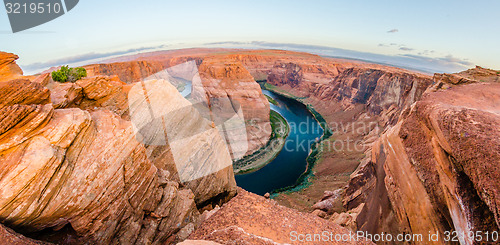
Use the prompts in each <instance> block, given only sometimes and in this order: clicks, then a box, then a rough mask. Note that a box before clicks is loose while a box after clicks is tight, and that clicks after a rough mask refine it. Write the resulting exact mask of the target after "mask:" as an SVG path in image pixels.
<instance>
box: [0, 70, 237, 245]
mask: <svg viewBox="0 0 500 245" xmlns="http://www.w3.org/2000/svg"><path fill="white" fill-rule="evenodd" d="M47 86H49V85H47ZM103 86H104V87H103ZM0 87H2V89H1V90H0V91H1V92H0V93H2V96H1V97H0V112H1V114H0V162H1V164H0V186H2V188H0V220H1V222H2V223H3V224H5V225H7V226H9V227H12V228H14V229H16V231H19V232H22V233H30V234H31V232H37V233H36V234H37V235H36V236H37V237H39V238H41V239H47V240H51V239H53V238H51V237H54V236H52V235H50V234H53V233H54V234H59V235H58V236H63V237H64V236H66V235H68V234H69V233H71V234H73V233H74V234H76V235H75V236H74V237H73V238H72V239H74V240H67V241H68V242H97V243H103V244H106V243H112V242H115V243H124V244H132V243H138V244H145V243H162V242H165V241H167V242H169V243H172V242H175V241H178V240H180V239H185V237H186V236H187V235H188V234H189V232H190V231H192V229H193V227H195V226H196V221H197V219H198V216H199V212H198V209H197V205H200V206H202V205H204V203H205V202H207V201H209V200H212V199H214V198H216V199H224V198H227V197H230V196H231V195H234V193H235V191H236V189H235V188H236V184H235V182H234V175H233V171H232V168H231V167H228V168H226V169H223V170H221V171H218V172H216V173H213V174H211V175H209V176H205V177H202V178H198V179H196V180H193V181H191V182H185V183H181V181H180V179H179V176H178V174H177V172H176V168H175V167H171V166H175V164H174V161H173V156H172V153H171V146H170V145H168V144H166V145H162V146H151V145H145V144H144V143H143V142H141V141H139V140H138V139H137V136H136V132H135V131H134V127H133V124H132V122H131V121H130V120H128V119H127V118H126V117H124V116H123V115H120V114H119V113H118V112H122V111H117V112H116V113H115V112H113V111H111V110H110V109H113V108H118V109H120V108H125V107H127V106H126V103H127V94H126V93H125V91H126V89H124V84H123V83H121V82H119V81H118V80H116V79H114V78H109V77H91V78H87V79H85V80H82V81H79V82H78V83H76V84H72V85H70V86H67V88H66V86H64V87H63V88H54V87H51V89H50V90H52V91H54V92H55V93H60V94H58V95H57V96H55V97H54V96H52V98H53V99H54V101H53V102H54V103H55V104H52V103H50V102H51V101H50V98H51V96H50V90H49V89H47V88H45V87H43V86H42V84H40V83H38V82H30V81H29V80H25V79H18V80H11V81H8V82H1V83H0ZM49 87H50V86H49ZM78 87H80V88H81V91H82V95H81V97H82V100H83V102H82V103H80V104H78V103H73V102H74V101H75V100H76V98H73V97H74V96H68V95H72V94H73V93H74V92H75V91H76V90H77V89H75V88H78ZM170 91H173V92H175V94H176V95H174V96H173V97H172V98H173V99H172V100H170V102H169V103H171V105H175V104H176V103H187V101H186V102H183V100H184V99H183V98H182V96H181V95H180V94H178V93H177V92H176V90H175V88H173V87H172V88H171V89H170ZM61 95H62V96H61ZM123 95H125V97H123ZM76 97H78V96H76ZM117 98H118V99H117ZM107 102H110V103H111V102H112V103H111V104H106V103H107ZM85 103H88V104H85ZM124 103H125V105H124ZM55 106H57V107H58V108H65V109H55V108H54V107H55ZM91 106H93V107H92V108H90V107H91ZM110 106H111V108H110ZM77 107H81V108H77ZM87 109H88V110H87ZM186 116H187V118H186V120H189V117H190V116H191V115H190V114H187V115H186ZM166 120H167V121H166V123H167V125H169V124H172V125H173V124H176V122H169V121H168V120H173V119H171V118H166ZM193 120H194V121H199V120H197V119H193ZM177 123H178V122H177ZM205 124H206V125H205V126H206V127H207V128H210V124H209V123H208V122H205ZM208 137H209V138H210V141H207V140H204V141H203V142H199V144H198V145H196V146H194V145H189V144H187V145H184V149H185V151H184V154H187V155H188V156H194V157H195V158H194V159H191V160H192V161H194V162H199V161H202V162H204V166H210V164H212V163H214V162H215V161H221V159H223V161H226V164H227V165H229V166H230V165H231V160H230V158H229V153H228V152H227V148H225V147H223V146H224V142H223V139H222V138H221V137H219V136H217V135H208ZM206 142H211V143H212V144H214V145H213V147H208V148H207V147H200V145H204V144H207V143H206ZM202 151H205V152H202ZM207 151H208V152H207ZM197 152H198V153H197ZM221 154H223V155H224V154H225V156H226V157H221ZM199 156H205V158H203V159H201V158H200V159H196V157H199ZM207 156H208V157H207ZM186 227H187V228H186ZM58 231H60V232H58ZM180 231H182V232H180ZM68 232H69V233H68ZM47 234H49V235H48V236H45V235H47ZM186 234H187V235H186ZM56 237H57V236H56ZM68 239H69V237H68Z"/></svg>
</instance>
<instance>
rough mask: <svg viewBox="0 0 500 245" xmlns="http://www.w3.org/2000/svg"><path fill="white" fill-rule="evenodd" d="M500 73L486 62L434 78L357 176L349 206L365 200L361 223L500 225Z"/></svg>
mask: <svg viewBox="0 0 500 245" xmlns="http://www.w3.org/2000/svg"><path fill="white" fill-rule="evenodd" d="M499 77H500V76H499V75H498V74H497V72H496V71H492V70H487V69H484V68H480V67H477V68H474V69H471V70H468V71H465V72H461V73H458V74H436V75H435V76H434V86H433V87H431V88H429V89H428V90H427V91H426V92H425V93H424V95H423V96H422V99H421V100H420V101H418V102H416V103H414V104H413V105H412V106H411V108H409V109H407V110H406V111H405V112H404V113H403V114H402V115H401V117H400V119H399V122H398V123H397V124H396V125H395V126H394V127H392V128H390V129H389V130H387V132H385V133H384V134H383V135H382V136H381V137H380V139H378V140H377V141H376V142H375V143H374V144H373V149H372V154H371V160H370V161H369V162H368V163H367V164H365V165H364V166H362V168H361V169H360V170H359V171H358V172H356V173H354V174H353V175H352V179H351V182H350V183H349V187H348V189H347V190H346V197H345V199H344V204H345V206H346V207H347V208H348V209H351V208H355V207H356V206H358V205H359V204H360V203H364V208H363V209H362V211H361V212H360V213H359V215H358V216H357V224H358V229H361V230H366V231H369V232H380V230H383V229H390V227H394V226H397V227H398V228H399V229H400V230H401V231H403V232H413V233H427V232H429V231H434V232H436V231H439V232H441V233H443V232H444V231H449V230H456V231H458V232H465V233H466V234H468V232H476V231H483V232H485V231H489V232H490V233H491V232H492V231H498V230H499V227H500V219H499V210H498V202H499V200H500V198H498V192H499V190H500V186H499V182H498V178H499V177H500V176H499V175H500V172H499V169H498V164H499V163H500V148H499V146H500V141H499V139H500V130H499V129H500V107H499V105H500V104H499V103H500V83H498V81H499V80H498V78H499ZM374 224H378V225H377V226H375V225H374ZM440 242H441V243H443V244H444V243H445V242H444V241H442V240H441V241H440ZM460 242H461V243H462V244H474V243H479V244H480V243H481V242H479V241H474V240H473V239H468V238H467V237H465V238H461V239H460Z"/></svg>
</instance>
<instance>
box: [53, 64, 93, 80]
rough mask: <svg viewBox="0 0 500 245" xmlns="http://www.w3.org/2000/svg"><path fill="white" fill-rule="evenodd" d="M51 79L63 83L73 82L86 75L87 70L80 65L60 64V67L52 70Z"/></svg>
mask: <svg viewBox="0 0 500 245" xmlns="http://www.w3.org/2000/svg"><path fill="white" fill-rule="evenodd" d="M51 75H52V80H54V81H57V82H60V83H65V82H71V83H74V82H76V81H78V80H80V79H82V78H84V77H86V76H87V70H85V68H82V67H76V68H70V67H69V66H62V67H61V69H59V70H57V71H53V72H52V74H51Z"/></svg>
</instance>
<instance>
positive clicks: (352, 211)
mask: <svg viewBox="0 0 500 245" xmlns="http://www.w3.org/2000/svg"><path fill="white" fill-rule="evenodd" d="M17 58H18V57H17V56H16V55H13V54H9V53H3V52H1V53H0V88H1V89H0V111H1V113H0V161H1V163H2V165H1V166H0V168H1V171H0V186H2V188H1V189H0V192H1V195H0V221H1V222H2V224H3V225H4V226H6V227H2V226H0V239H4V240H3V241H9V242H11V243H12V244H15V243H16V242H17V243H19V244H20V243H41V242H40V241H35V240H33V239H32V238H35V239H38V240H43V241H48V242H50V241H58V240H57V239H59V240H60V239H65V241H66V243H76V242H85V241H87V242H88V241H92V242H97V243H112V242H113V243H127V244H133V243H137V244H143V243H167V244H175V243H176V242H180V241H183V240H185V239H188V241H192V243H193V244H194V243H195V241H196V242H198V243H200V244H204V243H205V241H212V242H214V243H221V244H230V243H231V241H234V240H235V241H238V244H274V243H294V242H290V231H297V232H303V233H305V232H311V233H313V232H319V231H322V230H329V231H332V232H336V233H339V234H348V233H349V232H350V230H351V231H366V232H369V233H380V232H391V233H414V234H417V233H422V234H427V233H428V232H429V231H432V232H440V233H444V232H445V231H450V230H455V231H461V232H462V231H463V232H468V231H490V232H492V231H498V230H499V227H500V218H499V217H500V214H499V210H498V206H499V205H500V203H499V200H500V198H499V197H498V191H499V188H500V186H499V184H498V181H497V180H498V178H499V177H500V176H498V175H499V174H500V172H499V171H500V170H499V169H498V163H500V159H499V157H500V148H499V146H500V144H499V143H500V142H499V139H500V131H499V128H500V127H499V126H500V115H499V114H500V108H499V106H498V105H499V102H500V83H499V81H500V72H498V71H494V70H489V69H485V68H481V67H476V68H473V69H470V70H467V71H464V72H460V73H456V74H434V76H432V75H429V74H422V73H419V72H414V71H409V70H404V69H400V68H396V67H389V66H383V65H378V64H370V63H365V62H361V61H351V60H343V59H336V58H327V57H321V56H318V55H312V54H307V53H300V52H291V51H281V50H224V49H187V50H173V51H160V52H153V53H145V54H138V55H133V56H126V57H119V58H116V59H114V60H110V61H107V63H102V64H93V65H87V66H85V68H86V69H87V71H88V77H87V78H84V79H82V80H80V81H77V82H76V83H57V82H54V81H52V80H51V79H50V76H49V74H48V72H44V73H42V74H37V75H33V76H23V74H22V70H21V69H20V68H19V67H18V66H17V65H16V63H15V60H16V59H17ZM186 62H194V63H195V64H196V67H197V69H198V70H197V71H196V72H197V74H198V75H199V79H200V83H197V86H194V85H195V84H194V83H193V90H192V95H193V96H194V97H195V98H198V99H200V98H201V99H200V100H201V101H204V102H205V104H206V105H207V106H208V108H211V109H213V110H216V108H217V104H216V103H215V102H214V101H217V100H212V102H211V101H210V98H218V99H220V98H222V100H224V101H229V102H230V105H231V106H233V107H234V111H238V108H241V110H242V112H243V115H244V118H245V119H251V120H245V125H244V127H245V130H246V135H244V137H243V136H241V135H240V138H241V139H243V141H244V142H239V144H243V143H244V144H243V145H244V147H241V145H237V146H236V147H234V148H231V149H228V148H227V147H226V146H225V145H226V144H228V142H227V139H225V138H224V137H223V135H222V134H221V133H220V132H219V131H218V129H217V127H215V125H214V121H210V120H208V119H207V118H206V117H203V116H202V115H201V114H200V113H198V112H197V109H196V108H194V106H192V105H191V104H190V103H188V100H186V99H185V98H183V97H182V96H181V95H180V93H178V92H177V90H176V88H175V87H174V86H172V85H169V84H168V83H162V80H158V79H156V80H155V79H154V80H144V79H146V78H150V77H151V76H154V75H155V74H158V73H159V72H162V71H164V70H166V69H168V68H169V67H173V66H176V65H180V64H183V63H186ZM196 72H193V73H196ZM257 81H259V82H264V81H265V85H263V86H267V87H266V88H269V89H272V90H273V91H274V92H276V93H279V94H283V95H286V96H287V97H291V98H293V99H296V100H298V101H300V102H302V103H304V104H305V105H307V106H308V107H309V106H310V107H311V108H314V110H315V111H317V112H318V113H319V114H320V115H321V116H322V117H323V118H324V120H325V121H326V123H327V125H328V127H329V129H330V130H331V133H332V135H331V136H330V137H329V138H328V139H325V140H323V141H321V142H320V149H321V150H320V157H319V160H318V161H316V162H315V163H314V165H313V166H310V167H311V168H312V173H313V176H314V177H313V178H308V179H305V180H304V181H306V182H307V184H305V185H303V186H304V187H303V188H301V189H300V190H297V191H294V192H283V193H278V195H277V196H275V197H273V199H271V200H269V199H266V198H264V197H260V196H257V195H255V194H252V193H249V192H246V191H245V190H243V189H238V188H237V187H236V182H235V180H234V174H233V169H232V165H231V162H232V160H235V159H237V157H235V156H240V155H241V154H244V155H248V154H251V153H253V152H255V151H256V150H258V149H259V148H261V147H263V146H265V144H266V143H267V140H268V139H269V136H270V133H271V132H270V125H269V110H270V105H269V102H268V101H267V99H266V98H265V96H264V94H263V93H262V91H261V88H260V86H259V84H258V83H257ZM148 91H160V92H161V94H162V96H161V97H162V100H160V101H162V102H163V103H165V104H167V105H169V108H168V109H167V112H165V113H170V114H168V115H169V116H161V117H159V119H161V120H159V119H158V120H157V118H149V117H148V116H147V114H145V113H146V112H145V111H142V109H141V108H144V107H141V106H139V105H143V104H144V105H147V104H148V103H149V104H151V103H152V102H151V101H150V99H151V98H149V97H148V96H147V95H148V93H149V92H148ZM131 93H132V94H134V95H135V96H130V95H131ZM131 97H132V98H135V99H133V100H131ZM206 98H208V99H206ZM131 105H134V106H131ZM172 112H175V113H172ZM138 119H139V121H137V120H138ZM194 122H196V123H194ZM157 124H161V125H164V126H163V129H164V130H165V132H163V131H161V132H160V131H155V130H148V128H149V127H151V125H157ZM138 125H139V127H138ZM178 125H182V126H183V127H179V126H178ZM177 133H178V134H179V135H178V136H176V137H177V138H175V137H174V138H171V135H172V134H177ZM138 134H139V135H142V138H141V137H137V135H138ZM193 135H195V137H191V136H193ZM167 136H169V137H167ZM177 139H180V140H178V141H176V140H177ZM184 139H185V140H184ZM225 140H226V142H224V141H225ZM157 141H161V142H164V144H151V143H150V142H157ZM145 142H146V143H145ZM147 142H149V143H147ZM181 146H182V147H181ZM191 156H194V158H191ZM186 159H189V160H186ZM193 162H196V164H194V165H190V163H193ZM186 166H187V167H186ZM184 169H190V170H186V171H183V170H184ZM193 169H197V170H193ZM199 169H209V171H208V172H207V174H206V175H203V176H201V177H199V176H197V175H196V173H195V172H199V171H198V170H199ZM193 176H196V177H193ZM186 179H187V180H189V181H185V180H186ZM297 210H298V211H297ZM299 211H300V212H299ZM342 226H343V227H342ZM7 227H8V228H7ZM269 227H287V228H280V229H275V230H272V231H270V230H269ZM11 229H13V230H11ZM16 232H20V233H22V234H23V235H24V236H23V235H20V234H17V233H16ZM26 236H27V237H26ZM28 237H30V238H28ZM51 239H52V240H51ZM201 240H205V241H201ZM439 242H440V243H442V244H445V242H444V241H443V240H440V241H439ZM459 242H461V243H462V244H474V243H475V242H474V241H472V240H467V239H466V238H464V239H462V240H460V241H459ZM356 243H359V244H364V243H367V244H369V243H370V242H367V241H357V242H356ZM388 243H391V242H388ZM393 243H394V244H396V243H395V242H393ZM207 244H208V242H207ZM300 244H302V243H300ZM311 244H318V243H314V242H311Z"/></svg>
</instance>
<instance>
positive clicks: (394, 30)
mask: <svg viewBox="0 0 500 245" xmlns="http://www.w3.org/2000/svg"><path fill="white" fill-rule="evenodd" d="M396 32H399V30H398V29H392V30H388V31H387V33H396Z"/></svg>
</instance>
